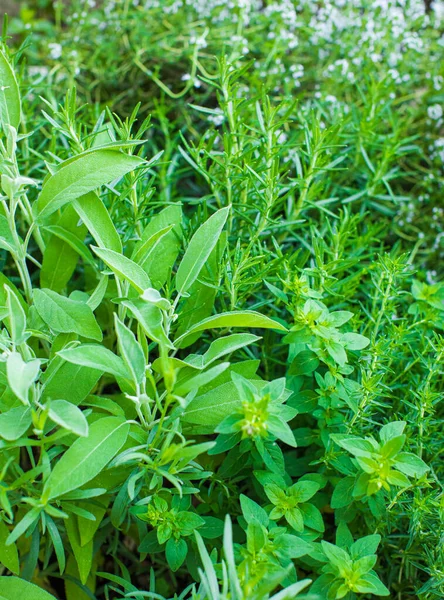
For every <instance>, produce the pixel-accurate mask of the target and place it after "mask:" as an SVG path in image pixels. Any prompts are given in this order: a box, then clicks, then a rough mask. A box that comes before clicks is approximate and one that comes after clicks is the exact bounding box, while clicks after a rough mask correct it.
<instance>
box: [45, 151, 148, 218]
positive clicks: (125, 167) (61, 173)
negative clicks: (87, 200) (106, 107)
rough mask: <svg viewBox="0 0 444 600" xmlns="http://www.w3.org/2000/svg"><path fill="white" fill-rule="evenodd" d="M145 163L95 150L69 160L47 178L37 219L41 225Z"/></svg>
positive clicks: (129, 156) (129, 157)
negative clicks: (81, 197) (77, 200)
mask: <svg viewBox="0 0 444 600" xmlns="http://www.w3.org/2000/svg"><path fill="white" fill-rule="evenodd" d="M143 163H144V161H143V160H142V159H141V158H139V157H137V156H131V155H129V154H124V153H123V152H118V151H115V150H95V151H92V152H91V151H89V152H85V153H84V154H79V155H78V156H76V157H74V159H68V160H67V161H65V162H64V163H62V164H61V165H59V168H58V169H57V171H56V172H55V173H54V175H51V176H50V177H48V178H47V179H46V181H45V183H44V185H43V188H42V191H41V193H40V196H39V198H38V200H37V204H36V219H37V221H40V222H41V221H42V220H43V219H44V218H45V217H48V216H49V215H51V214H52V213H53V212H55V211H56V210H58V209H59V208H61V207H62V206H63V205H65V204H67V203H68V202H72V201H73V200H75V199H76V198H79V197H80V196H84V195H85V194H87V193H88V192H92V191H93V190H95V189H97V188H98V187H100V186H102V185H104V184H106V183H110V182H111V181H113V180H114V179H118V178H120V177H123V176H124V175H126V173H128V172H129V171H134V169H137V168H138V167H140V166H141V165H142V164H143Z"/></svg>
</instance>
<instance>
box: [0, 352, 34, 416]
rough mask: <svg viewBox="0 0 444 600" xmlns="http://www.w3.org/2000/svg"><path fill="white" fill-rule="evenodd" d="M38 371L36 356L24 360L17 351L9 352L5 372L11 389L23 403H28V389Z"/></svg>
mask: <svg viewBox="0 0 444 600" xmlns="http://www.w3.org/2000/svg"><path fill="white" fill-rule="evenodd" d="M39 372H40V360H38V359H37V358H35V359H33V360H30V361H29V362H25V361H24V360H23V358H22V356H21V354H20V353H19V352H11V354H10V355H9V356H8V359H7V361H6V373H7V376H8V383H9V386H10V388H11V390H12V391H13V392H14V394H15V395H16V396H17V398H19V399H20V400H21V401H22V402H23V404H26V405H28V404H29V398H28V396H29V390H30V388H31V386H32V384H33V383H34V381H35V380H36V379H37V377H38V374H39Z"/></svg>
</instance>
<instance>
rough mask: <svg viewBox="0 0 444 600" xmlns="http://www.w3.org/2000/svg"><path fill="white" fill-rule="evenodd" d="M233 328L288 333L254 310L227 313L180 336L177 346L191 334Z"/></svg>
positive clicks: (282, 327)
mask: <svg viewBox="0 0 444 600" xmlns="http://www.w3.org/2000/svg"><path fill="white" fill-rule="evenodd" d="M231 327H255V328H256V327H257V328H258V329H261V328H262V329H276V330H278V331H287V328H286V327H284V326H283V325H282V324H281V323H278V322H277V321H273V319H270V318H269V317H266V316H265V315H261V314H260V313H258V312H256V311H254V310H244V311H239V312H226V313H221V314H219V315H213V316H212V317H208V319H204V320H203V321H201V322H200V323H197V324H196V325H194V326H193V327H191V329H190V330H189V331H187V332H186V333H184V334H183V335H181V336H179V337H178V338H177V340H176V345H178V346H181V344H182V343H183V341H184V340H185V339H186V338H187V337H188V336H189V335H191V334H193V333H196V332H197V331H204V330H205V329H220V328H231Z"/></svg>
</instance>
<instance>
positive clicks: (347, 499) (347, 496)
mask: <svg viewBox="0 0 444 600" xmlns="http://www.w3.org/2000/svg"><path fill="white" fill-rule="evenodd" d="M354 485H355V478H354V477H344V479H341V480H340V481H338V483H337V484H336V487H335V489H334V490H333V495H332V497H331V503H330V504H331V507H332V508H343V507H344V506H348V505H349V504H351V503H352V502H353V488H354Z"/></svg>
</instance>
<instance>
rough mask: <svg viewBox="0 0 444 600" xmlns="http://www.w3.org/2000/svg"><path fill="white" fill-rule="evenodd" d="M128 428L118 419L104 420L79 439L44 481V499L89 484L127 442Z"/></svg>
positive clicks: (99, 421) (96, 423) (94, 424)
mask: <svg viewBox="0 0 444 600" xmlns="http://www.w3.org/2000/svg"><path fill="white" fill-rule="evenodd" d="M128 432H129V424H127V423H126V422H125V420H124V419H122V418H120V417H104V418H102V419H99V420H98V421H95V422H94V423H93V424H92V425H91V426H90V428H89V434H88V437H86V438H78V439H77V440H76V441H75V442H74V444H73V445H72V446H71V447H70V448H69V449H68V450H67V451H66V452H65V453H64V454H63V455H62V457H61V458H60V459H59V460H58V461H57V463H56V465H55V467H54V469H53V471H52V472H51V474H50V475H49V477H48V479H47V480H46V483H45V487H44V488H43V495H44V496H45V497H47V498H48V499H49V500H51V499H52V498H57V497H59V496H63V495H64V494H66V493H68V492H70V491H71V490H76V489H78V488H80V487H81V486H82V485H84V484H85V483H88V481H91V479H93V478H94V477H95V476H96V475H98V474H99V473H100V472H101V471H102V469H104V468H105V467H106V465H107V464H108V463H109V461H110V460H112V458H114V456H115V455H116V454H117V452H118V451H119V450H120V448H121V447H122V446H123V444H124V443H125V441H126V438H127V436H128Z"/></svg>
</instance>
